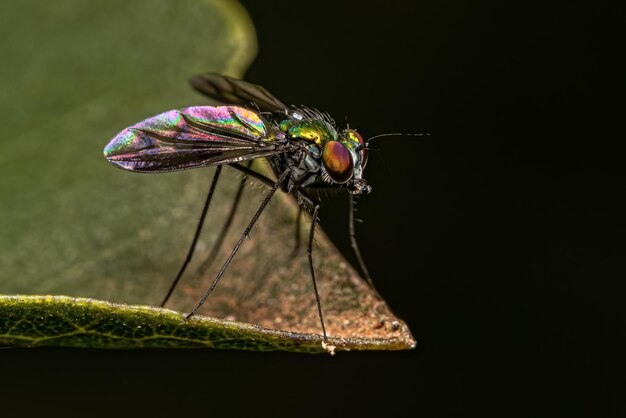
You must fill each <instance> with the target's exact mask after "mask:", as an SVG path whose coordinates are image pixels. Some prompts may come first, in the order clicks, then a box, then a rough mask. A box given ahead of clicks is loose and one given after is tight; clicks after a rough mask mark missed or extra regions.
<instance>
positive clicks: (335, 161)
mask: <svg viewBox="0 0 626 418" xmlns="http://www.w3.org/2000/svg"><path fill="white" fill-rule="evenodd" d="M322 160H323V161H324V168H326V172H327V173H328V175H329V176H330V178H331V179H333V181H335V182H336V183H340V184H341V183H345V182H347V181H348V180H350V178H351V177H352V169H353V163H352V156H351V155H350V151H348V148H346V146H345V145H343V144H342V143H341V142H339V141H329V142H327V143H326V145H325V146H324V151H323V152H322Z"/></svg>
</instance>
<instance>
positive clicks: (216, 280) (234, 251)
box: [185, 169, 290, 319]
mask: <svg viewBox="0 0 626 418" xmlns="http://www.w3.org/2000/svg"><path fill="white" fill-rule="evenodd" d="M289 173H290V170H289V169H287V170H285V171H284V172H283V173H282V174H281V176H280V177H279V178H278V181H276V183H274V185H273V186H272V190H270V192H269V193H268V194H267V196H265V199H264V200H263V202H262V203H261V206H260V207H259V209H258V210H257V211H256V213H255V214H254V216H253V217H252V220H251V221H250V223H249V224H248V226H247V227H246V229H245V230H244V231H243V234H241V237H240V238H239V241H237V245H235V248H233V251H232V252H231V253H230V255H229V256H228V258H227V259H226V262H225V263H224V265H223V266H222V269H221V270H220V271H219V273H217V276H216V277H215V279H214V280H213V283H212V284H211V287H209V290H207V292H206V293H205V295H204V296H203V297H202V299H201V300H200V303H198V305H197V306H196V307H195V308H193V310H192V311H191V312H190V313H189V314H187V316H185V319H189V318H190V317H191V316H192V315H193V314H194V313H196V311H197V310H198V309H199V308H200V307H201V306H202V305H203V304H204V302H205V301H206V300H207V298H208V297H209V295H210V294H211V292H213V289H215V286H217V283H218V282H219V281H220V279H221V278H222V275H223V274H224V272H225V271H226V268H227V267H228V265H229V264H230V262H231V261H232V260H233V257H235V254H237V251H238V250H239V247H241V244H242V243H243V240H244V239H245V238H246V237H247V236H248V234H249V233H250V230H252V227H253V226H254V224H255V223H256V221H257V220H258V219H259V216H261V213H262V212H263V209H265V207H266V206H267V205H268V203H269V202H270V200H271V199H272V196H273V195H274V193H275V192H276V190H277V189H278V188H279V187H280V185H281V184H282V183H283V182H284V181H285V179H286V178H287V176H288V175H289Z"/></svg>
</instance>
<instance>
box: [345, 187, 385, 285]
mask: <svg viewBox="0 0 626 418" xmlns="http://www.w3.org/2000/svg"><path fill="white" fill-rule="evenodd" d="M349 200H350V214H349V219H348V223H349V227H350V243H351V244H352V249H353V250H354V254H355V255H356V259H357V261H358V262H359V267H361V272H362V273H363V277H364V278H365V280H366V281H367V283H368V284H369V285H370V287H371V288H372V289H373V290H374V291H375V292H376V293H378V291H377V290H376V287H374V282H373V281H372V277H371V276H370V273H369V271H368V270H367V267H366V266H365V262H364V261H363V257H362V256H361V250H360V249H359V244H358V243H357V241H356V233H355V229H354V196H353V195H349Z"/></svg>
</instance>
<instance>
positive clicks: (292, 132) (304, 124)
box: [279, 119, 337, 149]
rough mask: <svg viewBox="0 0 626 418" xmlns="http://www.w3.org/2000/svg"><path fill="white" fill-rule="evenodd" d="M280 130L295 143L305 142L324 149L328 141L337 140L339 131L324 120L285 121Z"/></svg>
mask: <svg viewBox="0 0 626 418" xmlns="http://www.w3.org/2000/svg"><path fill="white" fill-rule="evenodd" d="M279 126H280V129H281V130H283V131H284V132H285V136H286V137H287V138H289V139H291V140H293V141H305V142H307V143H312V144H315V145H316V146H317V147H319V148H320V149H322V148H323V147H324V144H326V142H328V141H333V140H336V139H337V131H336V130H335V128H334V127H333V126H332V125H331V124H330V123H328V122H326V121H325V120H322V119H314V120H302V121H298V120H293V119H290V120H285V121H282V122H281V123H280V125H279Z"/></svg>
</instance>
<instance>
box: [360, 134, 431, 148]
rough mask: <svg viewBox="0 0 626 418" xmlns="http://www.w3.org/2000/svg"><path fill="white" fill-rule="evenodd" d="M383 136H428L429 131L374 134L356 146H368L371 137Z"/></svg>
mask: <svg viewBox="0 0 626 418" xmlns="http://www.w3.org/2000/svg"><path fill="white" fill-rule="evenodd" d="M383 136H430V134H429V133H419V134H405V133H401V132H391V133H388V134H378V135H374V136H373V137H371V138H369V139H368V140H367V141H365V143H364V144H361V145H359V146H358V147H357V148H358V149H361V148H366V149H367V147H369V144H370V141H371V140H372V139H376V138H381V137H383Z"/></svg>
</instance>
